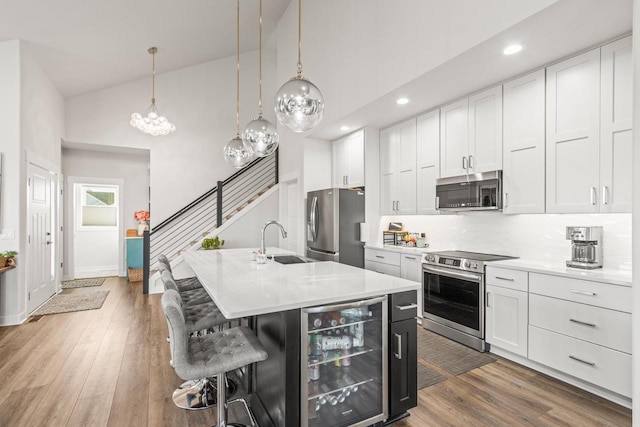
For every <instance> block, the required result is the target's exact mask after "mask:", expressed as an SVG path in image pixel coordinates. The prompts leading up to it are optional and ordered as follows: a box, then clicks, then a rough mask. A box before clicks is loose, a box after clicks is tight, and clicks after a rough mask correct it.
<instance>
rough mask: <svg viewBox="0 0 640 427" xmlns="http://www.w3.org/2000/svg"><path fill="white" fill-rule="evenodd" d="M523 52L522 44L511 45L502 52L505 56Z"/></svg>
mask: <svg viewBox="0 0 640 427" xmlns="http://www.w3.org/2000/svg"><path fill="white" fill-rule="evenodd" d="M521 50H522V45H521V44H511V45H509V46H507V47H505V48H504V50H503V51H502V53H503V54H504V55H513V54H514V53H518V52H520V51H521Z"/></svg>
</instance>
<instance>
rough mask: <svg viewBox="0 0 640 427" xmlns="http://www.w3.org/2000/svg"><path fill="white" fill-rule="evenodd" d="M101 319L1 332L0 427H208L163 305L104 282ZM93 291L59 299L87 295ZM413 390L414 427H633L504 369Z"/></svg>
mask: <svg viewBox="0 0 640 427" xmlns="http://www.w3.org/2000/svg"><path fill="white" fill-rule="evenodd" d="M101 289H107V290H109V291H110V293H109V295H108V297H107V299H106V301H105V303H104V305H103V306H102V308H101V309H99V310H90V311H83V312H76V313H64V314H57V315H49V316H42V317H39V318H33V319H31V320H32V321H29V322H27V323H25V324H23V325H20V326H12V327H5V328H0V379H1V380H0V426H27V425H29V426H65V425H69V426H117V427H120V426H144V425H148V426H163V425H165V426H213V425H214V424H215V414H214V412H215V411H212V410H205V411H197V412H194V411H185V410H181V409H179V408H177V407H176V406H175V405H174V404H173V401H172V400H171V393H172V392H173V390H174V389H175V387H176V386H177V385H179V384H180V383H181V382H182V380H180V379H179V378H178V377H177V376H176V375H175V373H174V371H173V369H172V368H171V367H170V366H169V359H170V357H169V345H168V344H167V342H166V337H167V326H166V321H165V319H164V315H163V313H162V307H161V305H160V298H161V296H160V295H147V296H145V295H142V289H141V284H140V283H136V284H130V283H128V282H127V281H126V280H124V279H119V278H109V279H107V280H106V281H105V284H104V285H102V287H101ZM87 290H88V291H90V290H91V288H81V289H70V290H66V291H65V292H85V291H87ZM420 363H423V364H425V365H427V366H429V367H430V368H432V369H435V370H437V371H438V372H439V373H440V374H442V375H444V376H445V377H447V381H444V382H441V383H439V384H436V385H433V386H431V387H428V388H426V389H423V390H420V392H419V394H418V398H419V405H418V407H417V408H415V409H413V410H412V411H411V414H412V416H411V417H409V418H407V419H405V420H402V421H400V422H398V423H396V424H395V426H397V427H414V426H415V427H417V426H460V425H473V426H520V425H523V426H524V425H531V426H607V425H610V426H627V425H628V426H630V425H631V411H630V410H628V409H625V408H622V407H620V406H618V405H615V404H613V403H610V402H608V401H606V400H604V399H601V398H598V397H596V396H593V395H591V394H589V393H586V392H584V391H581V390H579V389H576V388H575V387H572V386H570V385H567V384H564V383H561V382H559V381H556V380H554V379H551V378H549V377H547V376H545V375H542V374H539V373H537V372H534V371H531V370H529V369H527V368H524V367H521V366H519V365H516V364H514V363H511V362H509V361H507V360H503V359H499V360H498V361H497V362H494V363H490V364H488V365H485V366H483V367H481V368H478V369H475V370H473V371H470V372H467V373H464V374H462V375H459V376H457V377H456V376H452V375H450V374H449V373H447V372H446V371H442V370H440V369H438V368H437V367H435V366H433V365H430V364H429V363H428V362H426V361H424V360H420Z"/></svg>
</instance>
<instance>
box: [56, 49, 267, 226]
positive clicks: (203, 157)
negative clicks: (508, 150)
mask: <svg viewBox="0 0 640 427" xmlns="http://www.w3.org/2000/svg"><path fill="white" fill-rule="evenodd" d="M161 61H162V58H161V57H158V67H159V68H160V70H161V64H162V62H161ZM240 76H241V77H240V79H241V82H240V131H241V132H242V130H243V129H244V126H245V125H246V124H247V123H248V122H249V121H250V120H253V119H254V118H255V117H256V116H257V112H258V52H257V51H253V52H248V53H245V54H242V55H241V57H240ZM274 82H275V51H273V50H263V99H264V105H265V108H264V117H265V118H266V119H268V120H270V121H272V122H275V117H274V113H273V108H272V105H273V97H274V94H275V86H274V85H275V83H274ZM150 98H151V80H150V78H147V79H143V80H138V81H134V82H130V83H127V84H123V85H120V86H115V87H112V88H107V89H104V90H101V91H98V92H93V93H89V94H85V95H82V96H78V97H74V98H70V99H68V100H67V138H66V140H68V141H72V142H74V143H91V144H100V145H111V146H127V147H137V148H147V149H149V150H150V153H151V154H150V164H151V177H150V184H151V209H152V212H151V223H152V225H153V224H158V223H159V222H161V221H162V220H164V219H166V218H167V217H169V216H170V215H172V214H173V213H175V212H176V211H178V210H179V209H180V208H182V207H184V206H185V205H187V204H188V203H190V202H191V201H193V200H194V199H195V198H197V197H198V196H200V195H202V194H203V193H205V192H206V191H207V190H209V189H211V188H213V187H214V186H215V185H216V182H217V181H218V180H223V179H225V178H227V177H228V176H229V175H231V174H232V173H233V172H235V169H233V168H231V167H229V166H228V165H227V164H226V163H225V161H224V159H223V157H222V148H223V147H224V145H225V144H226V143H227V142H228V141H229V140H230V139H231V138H233V137H234V136H235V133H236V114H235V112H236V74H235V56H233V57H229V58H224V59H221V60H217V61H212V62H207V63H204V64H200V65H196V66H193V67H189V68H184V69H181V70H177V71H174V72H170V73H164V74H157V75H156V100H157V104H158V108H159V109H160V112H161V113H162V114H163V115H165V116H166V117H167V118H168V119H169V120H171V121H172V122H173V123H175V125H176V131H175V133H173V134H171V135H168V136H160V137H152V136H149V135H145V134H142V133H141V132H139V131H138V130H136V129H134V128H132V127H131V126H130V125H129V117H130V115H131V113H133V112H140V113H143V112H144V110H145V109H146V108H147V107H148V105H149V104H150Z"/></svg>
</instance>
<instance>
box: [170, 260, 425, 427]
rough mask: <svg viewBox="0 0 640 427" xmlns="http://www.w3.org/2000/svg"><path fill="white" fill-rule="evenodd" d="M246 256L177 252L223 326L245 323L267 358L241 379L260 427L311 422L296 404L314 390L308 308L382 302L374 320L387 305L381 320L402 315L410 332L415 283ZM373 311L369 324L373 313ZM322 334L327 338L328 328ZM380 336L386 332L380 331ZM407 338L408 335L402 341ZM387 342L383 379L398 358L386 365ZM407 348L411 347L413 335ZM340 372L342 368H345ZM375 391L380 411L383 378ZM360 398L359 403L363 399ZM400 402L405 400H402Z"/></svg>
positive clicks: (316, 264)
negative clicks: (309, 359)
mask: <svg viewBox="0 0 640 427" xmlns="http://www.w3.org/2000/svg"><path fill="white" fill-rule="evenodd" d="M251 252H252V250H251V249H228V250H219V251H192V252H184V253H183V254H182V256H183V257H184V260H185V261H186V262H187V263H188V264H189V265H190V266H191V268H192V269H193V271H194V272H195V274H196V276H197V277H198V279H199V280H200V282H201V283H202V285H203V286H204V288H205V289H206V290H207V292H208V293H209V295H210V296H211V298H212V299H213V301H214V302H215V303H216V304H217V305H218V307H219V308H220V311H221V312H222V313H223V314H224V315H225V316H226V317H227V318H230V319H232V318H245V319H248V320H245V322H247V323H248V324H249V326H250V327H251V328H252V329H253V330H254V331H255V333H256V335H257V336H258V338H259V339H260V341H261V342H262V344H263V345H264V346H265V348H266V349H267V351H268V353H269V358H268V359H267V360H266V361H264V362H260V363H258V364H256V365H255V366H254V367H253V369H247V372H249V373H250V375H245V377H244V381H245V386H246V387H247V389H248V392H249V393H250V395H251V405H252V407H253V409H254V412H255V414H256V417H257V419H258V422H259V423H260V425H261V426H268V425H274V426H292V425H306V422H307V417H308V416H309V417H312V416H313V415H309V413H310V412H313V411H314V409H315V408H314V407H310V408H307V402H306V400H303V399H302V397H301V394H302V392H301V390H303V389H304V390H307V387H312V386H313V385H314V384H309V385H308V384H307V382H310V380H309V377H308V375H309V373H308V372H307V369H306V368H304V369H303V367H306V366H307V363H306V362H307V360H306V359H307V357H308V354H307V351H308V348H307V345H308V342H307V330H305V329H306V328H307V326H309V327H311V325H310V323H309V324H308V323H307V319H308V318H307V317H306V316H307V314H306V312H307V311H313V310H314V309H311V310H310V309H309V308H310V307H316V306H328V305H329V306H335V305H342V304H343V303H346V302H350V301H362V300H371V299H376V298H377V297H383V298H382V299H381V300H380V301H382V302H381V303H379V304H378V306H381V305H382V304H384V305H385V307H384V310H380V311H381V312H382V311H384V316H383V317H382V316H381V317H380V319H382V318H384V322H386V321H387V310H386V308H387V307H386V305H387V304H388V303H389V301H392V304H391V306H392V309H390V310H389V315H388V318H389V319H390V320H391V319H392V318H393V312H394V311H398V312H399V313H400V312H402V314H403V315H405V314H406V315H408V317H409V318H408V319H407V320H408V321H409V322H410V323H411V322H413V323H412V326H413V328H412V329H413V331H415V329H416V328H415V320H413V317H411V316H415V306H416V305H415V295H416V292H415V291H416V290H417V289H418V288H419V286H420V285H419V284H418V283H415V282H411V281H408V280H404V279H400V278H396V277H391V276H387V275H383V274H379V273H376V272H372V271H368V270H363V269H360V268H356V267H351V266H348V265H344V264H338V263H335V262H313V263H300V264H289V265H282V264H278V263H277V262H274V261H271V260H269V261H267V262H266V263H265V264H258V263H256V262H255V261H252V260H251ZM267 253H268V254H270V255H275V254H291V252H287V251H283V250H278V249H273V248H269V249H268V250H267ZM407 298H409V299H407ZM411 299H413V301H412V300H411ZM407 308H409V310H407ZM336 310H337V309H336ZM373 311H374V317H375V312H376V310H375V309H374V310H373ZM335 313H340V311H335ZM365 315H366V313H365ZM309 316H311V314H309ZM369 316H371V312H369ZM309 318H310V317H309ZM341 320H342V319H341ZM342 321H344V320H342ZM356 323H362V321H360V322H355V323H354V325H355V324H356ZM378 323H380V321H379V322H378ZM347 324H348V322H347ZM371 324H374V322H371ZM345 326H346V325H345ZM368 327H369V326H368ZM333 328H338V327H333ZM328 329H329V330H331V329H332V327H330V328H328ZM338 329H339V328H338ZM345 329H346V328H345ZM382 330H384V331H386V330H387V325H386V324H385V326H384V328H383V329H382ZM410 330H411V328H409V333H410ZM365 333H366V334H368V333H369V332H365ZM395 335H399V334H395ZM395 335H394V336H395ZM387 338H388V337H387V336H386V335H385V336H384V337H381V339H380V343H381V346H382V347H381V348H379V349H378V351H379V353H380V354H381V356H380V360H379V362H378V364H379V365H380V364H382V365H383V366H382V367H381V368H384V369H383V371H384V372H385V373H386V371H387V368H388V366H387V363H389V361H391V362H392V363H393V362H394V361H395V360H394V359H398V360H400V358H398V357H397V356H396V357H394V359H391V358H390V357H389V354H390V346H389V345H388V342H390V341H389V340H388V339H387ZM413 340H414V341H415V335H413ZM410 341H411V337H408V338H407V339H406V340H405V341H403V342H400V340H399V339H394V340H393V343H394V346H395V349H394V351H393V353H394V354H396V355H400V354H404V359H403V360H404V361H407V360H411V359H412V358H413V359H414V360H413V361H414V362H415V342H413V343H411V342H410ZM368 342H369V341H368ZM412 344H413V345H412ZM400 345H402V346H408V347H406V348H405V351H404V352H402V351H401V350H400V348H399V347H398V346H400ZM354 346H355V344H354ZM409 349H411V351H410V350H409ZM303 351H304V353H303ZM407 352H408V353H407ZM370 354H373V352H372V353H370ZM367 357H369V356H367ZM336 359H339V358H336ZM354 360H355V358H354ZM372 360H373V359H372ZM349 363H351V362H350V360H349ZM335 364H336V365H337V366H339V361H335ZM331 365H332V366H334V365H333V364H331ZM343 366H346V365H344V360H343ZM331 369H333V368H331ZM343 369H344V368H343ZM354 369H355V367H354ZM392 369H393V368H392ZM325 370H326V369H325ZM406 371H407V370H406V369H405V374H404V375H405V376H406V377H407V378H409V383H408V384H407V382H406V381H405V382H403V383H402V386H403V387H404V389H405V390H406V389H407V388H408V389H410V390H411V389H412V388H413V393H412V394H413V396H415V381H411V377H415V374H413V375H412V373H411V369H409V372H408V374H407V373H406ZM413 372H415V370H414V371H413ZM354 376H355V375H354ZM414 379H415V378H414ZM389 383H390V384H391V383H392V381H390V382H389ZM382 384H384V390H383V392H382V395H383V396H384V397H383V399H384V400H385V401H384V405H383V406H384V409H385V410H386V409H387V407H388V405H387V401H386V399H388V396H389V395H390V394H388V393H387V391H388V390H387V387H388V385H387V381H386V375H385V376H384V381H382ZM382 384H381V386H382ZM412 384H413V385H412ZM392 385H393V384H392ZM391 394H393V393H391ZM360 395H362V396H364V393H360ZM403 399H405V400H406V397H403ZM301 402H304V403H301ZM310 406H312V405H311V403H310ZM338 406H339V405H338ZM389 406H391V407H393V406H394V405H393V404H390V405H389ZM327 408H330V407H329V406H327ZM391 415H396V414H393V413H392V414H391ZM312 424H313V423H312V422H310V423H309V425H312Z"/></svg>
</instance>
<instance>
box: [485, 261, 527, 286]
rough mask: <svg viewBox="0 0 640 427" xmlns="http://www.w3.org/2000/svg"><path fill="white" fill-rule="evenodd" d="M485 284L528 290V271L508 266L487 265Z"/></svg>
mask: <svg viewBox="0 0 640 427" xmlns="http://www.w3.org/2000/svg"><path fill="white" fill-rule="evenodd" d="M486 281H487V285H493V286H499V287H501V288H508V289H513V290H515V291H523V292H527V291H528V290H529V273H527V272H526V271H520V270H509V269H508V268H500V267H492V266H487V276H486Z"/></svg>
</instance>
